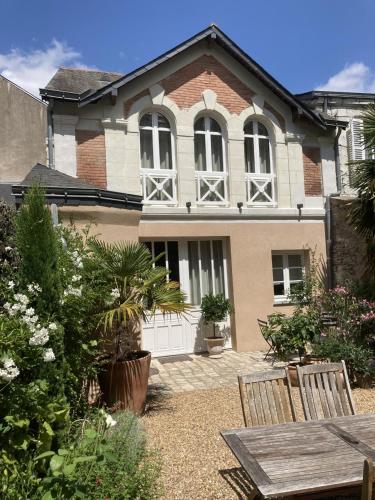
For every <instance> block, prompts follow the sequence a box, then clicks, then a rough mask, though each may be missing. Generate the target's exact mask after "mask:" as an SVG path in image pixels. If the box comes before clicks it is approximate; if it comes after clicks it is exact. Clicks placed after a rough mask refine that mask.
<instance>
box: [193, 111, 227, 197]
mask: <svg viewBox="0 0 375 500" xmlns="http://www.w3.org/2000/svg"><path fill="white" fill-rule="evenodd" d="M201 118H203V123H204V130H195V124H196V123H197V121H198V120H200V119H201ZM211 119H212V120H214V121H215V122H216V123H217V124H218V125H219V127H220V132H215V131H212V130H211V129H210V120H211ZM196 135H204V143H205V160H206V170H198V169H197V165H195V179H196V190H197V203H198V205H227V204H228V190H227V176H228V174H227V162H226V150H225V141H224V136H223V129H222V127H221V125H220V123H219V122H218V121H217V120H215V118H213V117H211V116H209V115H205V116H203V117H200V118H197V120H196V121H195V123H194V148H195V136H196ZM212 135H216V136H220V137H221V150H222V158H223V165H222V166H223V170H218V171H216V170H212V148H211V136H212ZM201 181H203V183H204V184H205V185H206V193H205V194H204V195H202V193H201V185H200V184H201ZM221 182H223V183H224V197H222V196H221V195H220V194H219V192H218V191H216V187H217V186H218V185H219V184H220V183H221ZM210 191H212V192H216V196H217V197H218V198H219V200H216V201H207V200H206V198H207V196H208V194H209V193H210ZM220 198H221V200H220Z"/></svg>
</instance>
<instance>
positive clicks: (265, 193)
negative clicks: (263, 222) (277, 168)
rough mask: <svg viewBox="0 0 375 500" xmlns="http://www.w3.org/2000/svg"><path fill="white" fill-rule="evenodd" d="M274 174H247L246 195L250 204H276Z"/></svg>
mask: <svg viewBox="0 0 375 500" xmlns="http://www.w3.org/2000/svg"><path fill="white" fill-rule="evenodd" d="M274 178H275V176H274V175H273V174H253V173H247V174H246V195H247V203H248V204H249V205H275V204H276V199H275V187H274Z"/></svg>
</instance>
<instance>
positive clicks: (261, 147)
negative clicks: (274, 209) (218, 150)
mask: <svg viewBox="0 0 375 500" xmlns="http://www.w3.org/2000/svg"><path fill="white" fill-rule="evenodd" d="M244 137H245V171H246V186H247V202H248V203H249V204H252V205H273V204H275V189H274V174H273V168H272V148H271V142H270V136H269V133H268V130H267V128H266V127H265V126H264V125H263V123H260V122H257V121H249V122H247V123H246V124H245V126H244Z"/></svg>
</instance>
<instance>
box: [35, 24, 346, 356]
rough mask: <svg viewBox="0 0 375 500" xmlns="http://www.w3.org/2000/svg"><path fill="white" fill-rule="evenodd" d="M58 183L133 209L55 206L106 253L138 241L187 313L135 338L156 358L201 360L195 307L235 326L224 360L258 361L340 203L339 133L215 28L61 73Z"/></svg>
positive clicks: (55, 139) (55, 108)
mask: <svg viewBox="0 0 375 500" xmlns="http://www.w3.org/2000/svg"><path fill="white" fill-rule="evenodd" d="M41 95H42V97H43V99H44V100H45V101H46V102H48V103H49V113H50V120H51V123H52V129H51V131H50V137H49V141H50V145H53V162H52V163H53V164H52V165H51V166H52V167H53V168H54V169H56V170H57V171H60V172H62V173H64V174H67V175H69V176H72V177H77V178H78V179H81V180H82V181H85V182H87V183H89V184H90V185H94V186H97V188H98V189H102V190H103V189H104V190H110V191H116V192H119V193H124V197H126V196H127V195H139V196H141V197H142V200H143V201H142V205H143V209H142V211H141V212H140V211H132V212H130V211H121V212H120V211H119V209H118V208H116V207H112V206H106V207H101V206H100V205H98V206H93V207H82V206H76V207H74V206H63V207H61V208H60V209H59V212H60V217H61V218H62V220H64V221H67V222H69V221H74V222H75V224H76V225H78V226H80V225H85V224H86V223H88V222H92V223H93V224H94V225H95V226H94V232H96V233H98V234H100V235H101V237H102V238H103V239H106V240H108V241H116V240H131V241H142V242H144V243H145V244H147V245H148V247H149V248H150V251H151V252H152V253H153V255H155V256H156V255H159V254H160V253H163V254H164V256H163V257H162V259H161V260H160V261H159V264H161V265H165V266H166V267H167V268H168V269H169V270H170V278H171V279H175V280H178V281H179V282H180V283H181V287H182V289H183V290H184V292H185V293H186V296H187V300H188V301H189V302H190V303H191V304H192V309H191V311H190V313H189V314H188V315H186V317H177V316H176V317H174V316H172V317H168V318H163V317H162V316H160V317H158V316H157V317H156V318H155V319H154V320H153V321H151V322H149V323H146V324H145V325H144V327H143V336H142V343H143V347H144V348H146V349H149V350H151V351H152V352H153V354H154V355H156V356H163V355H172V354H182V353H191V352H197V351H202V350H205V349H206V347H205V342H204V336H205V325H203V323H202V320H201V313H200V303H201V299H202V297H203V296H204V295H205V294H207V293H214V294H218V293H223V294H225V295H226V296H227V297H229V298H230V299H231V301H232V303H233V305H234V310H235V311H234V313H233V314H232V316H231V318H230V319H229V320H228V321H227V323H226V324H223V325H221V329H222V331H223V332H224V333H225V334H226V337H227V346H230V345H231V346H232V347H233V348H235V349H237V350H240V351H249V350H257V349H260V348H263V347H264V340H263V339H262V337H261V335H260V333H259V331H258V325H257V318H265V317H266V316H267V315H268V314H270V313H272V312H275V311H278V312H288V311H289V310H290V304H289V302H288V295H289V292H290V290H292V289H293V287H294V286H295V284H296V283H299V282H300V281H301V280H302V278H303V275H304V273H305V272H306V270H308V267H309V262H310V260H311V255H312V252H314V253H315V255H316V256H317V257H319V256H322V258H323V259H324V258H325V257H326V234H325V199H326V197H327V196H328V195H330V194H331V193H336V192H337V190H338V182H339V181H338V178H337V162H336V158H335V154H336V153H335V151H336V148H335V143H336V142H337V134H338V130H339V129H340V128H343V127H344V126H346V125H343V123H342V122H341V121H340V120H336V119H326V118H325V114H324V112H322V113H320V112H319V111H314V110H312V109H311V108H310V107H309V106H308V105H307V104H306V103H304V101H303V100H301V99H298V98H296V97H295V96H293V95H292V94H291V93H290V92H289V91H287V90H286V89H285V88H284V87H283V86H282V85H281V84H279V83H278V82H277V81H276V80H275V79H274V78H273V77H271V76H270V75H269V74H268V73H267V72H266V71H265V70H264V69H263V68H261V67H260V66H259V65H258V64H257V63H256V62H255V61H253V60H252V59H251V58H250V57H249V56H247V55H246V54H245V53H244V52H243V51H242V50H241V49H240V48H239V47H238V46H236V45H235V44H234V42H233V41H231V40H230V39H229V38H228V37H226V35H225V34H224V33H223V32H221V31H220V30H219V29H218V28H217V27H216V26H214V25H212V26H210V27H209V28H207V29H206V30H204V31H202V32H201V33H199V34H198V35H196V36H195V37H193V38H191V39H189V40H187V41H186V42H184V43H182V44H180V45H179V46H177V47H176V48H174V49H172V50H170V51H169V52H167V53H166V54H163V55H161V56H160V57H159V58H157V59H155V60H153V61H151V62H150V63H149V64H147V65H145V66H143V67H141V68H139V69H137V70H135V71H133V72H132V73H129V74H127V75H117V74H113V73H105V72H90V71H82V70H75V69H64V68H62V69H60V70H58V72H57V73H56V75H55V76H54V77H53V78H52V80H51V81H50V82H49V84H48V85H47V86H46V88H45V89H41Z"/></svg>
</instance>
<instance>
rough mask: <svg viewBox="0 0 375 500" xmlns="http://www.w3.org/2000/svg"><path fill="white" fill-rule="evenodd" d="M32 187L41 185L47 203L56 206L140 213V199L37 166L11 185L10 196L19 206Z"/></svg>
mask: <svg viewBox="0 0 375 500" xmlns="http://www.w3.org/2000/svg"><path fill="white" fill-rule="evenodd" d="M33 184H39V185H40V186H42V187H43V188H44V190H45V193H46V199H47V201H48V202H49V203H56V204H57V205H100V206H106V207H116V208H127V209H135V210H142V196H138V195H135V194H127V193H120V192H117V191H108V190H106V189H100V188H97V187H96V186H93V185H91V184H88V183H86V182H83V181H81V180H80V179H76V178H75V177H71V176H70V175H66V174H63V173H62V172H59V171H58V170H54V169H52V168H49V167H46V166H45V165H41V164H40V163H37V164H36V165H35V166H34V167H33V168H32V169H31V171H30V172H29V173H28V174H27V176H26V177H25V179H24V180H23V181H22V182H20V183H19V184H15V185H13V186H12V195H13V196H14V198H15V200H16V203H20V202H21V201H22V199H23V196H24V194H25V192H27V190H28V188H29V187H30V186H32V185H33Z"/></svg>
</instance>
